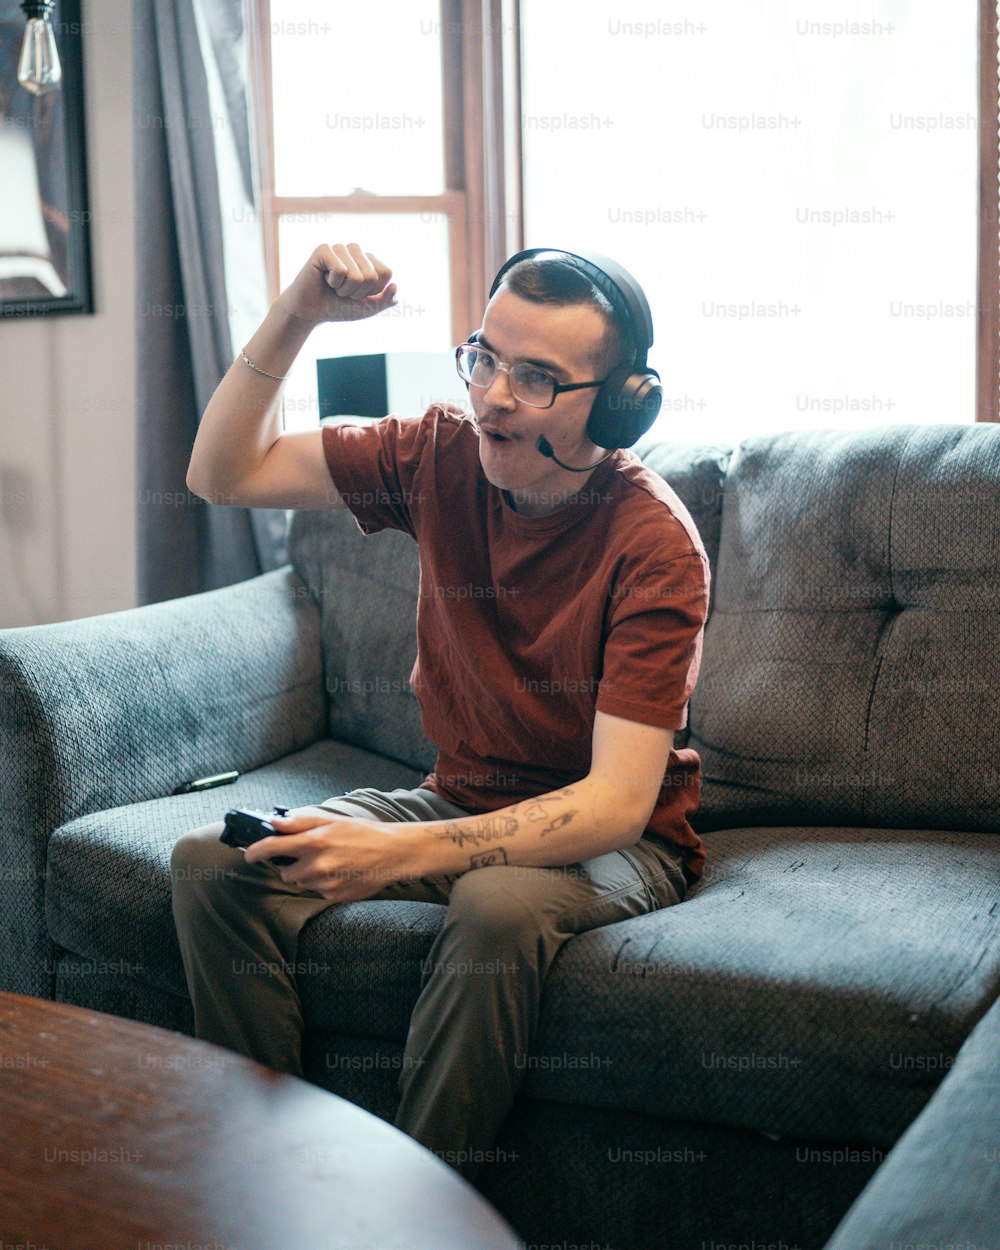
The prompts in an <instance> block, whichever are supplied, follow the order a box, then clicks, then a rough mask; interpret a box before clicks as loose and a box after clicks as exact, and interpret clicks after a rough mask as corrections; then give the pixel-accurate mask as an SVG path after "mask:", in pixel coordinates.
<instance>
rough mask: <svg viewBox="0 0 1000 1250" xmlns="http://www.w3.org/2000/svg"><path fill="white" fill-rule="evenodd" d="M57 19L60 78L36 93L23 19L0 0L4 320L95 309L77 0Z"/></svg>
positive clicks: (0, 290)
mask: <svg viewBox="0 0 1000 1250" xmlns="http://www.w3.org/2000/svg"><path fill="white" fill-rule="evenodd" d="M51 21H52V27H53V31H54V33H55V39H56V47H57V49H58V53H59V61H60V65H61V68H62V81H61V83H60V85H59V88H58V89H57V90H54V91H50V92H48V93H47V94H45V95H42V96H35V95H32V94H31V93H30V92H28V91H27V90H26V89H25V88H24V87H22V86H21V84H20V83H19V82H18V81H17V63H18V58H19V56H20V50H21V43H22V41H23V38H24V31H25V26H26V24H27V18H26V17H25V14H24V12H23V10H22V9H21V7H20V4H19V0H0V170H3V179H2V182H3V190H2V191H0V322H2V321H4V320H7V319H11V318H20V317H39V316H45V317H51V316H55V315H58V314H64V313H90V312H93V293H92V280H91V269H90V210H89V202H88V195H87V161H86V132H85V125H84V99H83V95H84V93H83V35H84V23H83V22H82V20H81V16H80V0H56V4H55V7H54V9H53V11H52V14H51Z"/></svg>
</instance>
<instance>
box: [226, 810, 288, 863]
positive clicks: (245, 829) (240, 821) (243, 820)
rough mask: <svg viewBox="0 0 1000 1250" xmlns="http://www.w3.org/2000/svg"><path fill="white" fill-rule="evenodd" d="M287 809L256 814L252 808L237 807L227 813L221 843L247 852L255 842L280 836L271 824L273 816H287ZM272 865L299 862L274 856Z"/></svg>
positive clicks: (271, 860)
mask: <svg viewBox="0 0 1000 1250" xmlns="http://www.w3.org/2000/svg"><path fill="white" fill-rule="evenodd" d="M287 815H288V808H287V807H278V806H275V807H274V808H273V809H272V810H271V811H270V812H255V811H253V810H252V809H251V808H246V807H235V808H232V809H231V810H230V811H228V812H226V817H225V825H226V827H225V829H223V831H222V833H221V834H219V841H220V842H225V844H226V845H227V846H233V847H238V848H240V849H242V850H245V849H246V848H247V847H248V846H252V845H253V844H254V842H259V841H260V840H261V838H270V837H272V836H275V835H277V836H280V835H281V830H280V829H275V827H274V825H272V824H271V821H270V818H271V816H287ZM269 860H270V863H272V864H279V865H285V864H295V863H298V860H296V859H295V858H294V856H291V855H272V856H270V857H269Z"/></svg>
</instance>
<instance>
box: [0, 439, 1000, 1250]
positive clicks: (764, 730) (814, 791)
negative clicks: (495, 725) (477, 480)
mask: <svg viewBox="0 0 1000 1250" xmlns="http://www.w3.org/2000/svg"><path fill="white" fill-rule="evenodd" d="M637 451H638V452H639V453H640V454H641V455H642V457H643V459H644V461H645V463H646V464H647V465H649V466H650V467H651V468H653V469H654V470H655V471H657V472H659V473H660V474H662V476H663V477H664V478H665V479H666V480H667V481H668V482H669V483H670V484H671V485H672V486H673V488H674V489H675V490H676V491H677V493H678V495H679V496H680V498H681V499H682V500H683V502H684V503H685V504H686V506H687V507H688V509H689V511H690V512H691V514H692V516H693V518H694V520H695V523H696V524H697V525H698V528H699V530H700V532H701V534H702V537H703V540H704V542H705V545H706V548H707V550H708V553H709V557H710V559H711V562H712V568H713V588H712V607H711V612H710V616H709V621H708V625H707V628H706V636H705V645H704V655H703V664H702V670H701V676H700V679H699V682H698V686H697V688H696V690H695V693H694V696H693V698H692V700H691V706H690V717H689V728H688V731H687V732H686V735H685V736H681V737H680V739H679V741H680V742H681V743H684V742H685V740H686V744H687V745H689V746H692V747H694V748H695V749H696V750H698V752H699V753H700V755H701V759H702V766H703V786H702V802H701V807H700V809H699V812H698V814H697V817H696V819H695V822H694V823H695V827H696V828H697V829H698V831H699V832H700V833H701V834H702V835H703V837H704V840H705V844H706V849H707V853H708V864H707V868H706V873H705V877H704V879H703V881H702V882H701V883H700V884H699V885H698V886H696V887H695V888H694V889H693V890H692V892H691V893H690V894H689V896H688V898H687V899H686V900H685V901H684V902H683V903H682V904H681V905H680V906H678V907H674V908H671V909H668V910H667V911H664V912H659V913H655V914H652V915H648V916H643V917H639V918H636V919H633V920H629V921H626V922H623V923H620V924H615V925H611V926H609V927H607V928H605V929H601V930H598V931H595V932H591V933H587V934H583V935H580V936H578V937H576V938H574V939H573V940H572V941H571V942H569V943H568V944H567V945H566V947H565V948H564V950H563V951H562V953H561V954H560V956H559V958H558V959H557V961H556V964H555V965H554V967H553V970H552V972H551V974H550V977H549V979H548V982H547V984H546V989H545V998H544V1005H543V1013H542V1019H541V1023H540V1028H539V1033H538V1037H537V1039H536V1043H535V1047H534V1051H533V1054H532V1056H531V1057H530V1061H529V1062H528V1064H527V1065H526V1066H527V1068H528V1070H527V1072H526V1080H525V1086H524V1091H523V1094H522V1096H521V1097H520V1099H519V1101H518V1103H517V1106H516V1107H515V1110H514V1112H513V1113H512V1115H511V1116H510V1117H509V1120H508V1122H507V1124H506V1126H505V1128H504V1131H503V1134H502V1137H501V1139H500V1141H499V1142H498V1160H497V1161H496V1162H494V1163H491V1164H489V1165H488V1166H487V1168H486V1169H485V1171H484V1172H483V1174H482V1176H481V1178H480V1180H479V1182H478V1184H479V1187H480V1188H481V1189H482V1191H483V1192H484V1193H485V1194H486V1195H487V1196H488V1197H489V1198H490V1199H491V1200H492V1201H493V1202H494V1203H495V1204H496V1205H497V1206H498V1208H499V1209H500V1210H501V1211H502V1212H503V1214H504V1215H506V1216H507V1218H508V1219H509V1220H510V1221H511V1223H512V1224H513V1225H514V1227H515V1228H517V1229H518V1231H519V1232H520V1233H521V1235H522V1236H523V1237H524V1238H525V1239H526V1242H527V1243H528V1245H529V1246H540V1245H553V1246H555V1245H559V1246H563V1247H565V1246H571V1245H578V1246H588V1247H601V1248H602V1250H611V1248H613V1250H626V1248H631V1250H657V1248H661V1247H662V1248H663V1250H692V1248H694V1250H710V1248H711V1246H712V1243H715V1244H716V1245H719V1246H725V1245H729V1244H733V1243H736V1244H740V1245H748V1246H757V1245H759V1246H768V1245H772V1246H773V1247H775V1250H777V1248H778V1247H784V1248H785V1250H793V1248H796V1247H797V1248H798V1250H819V1248H820V1247H822V1246H823V1245H824V1244H825V1243H827V1242H828V1239H829V1238H830V1237H831V1236H833V1237H834V1240H833V1241H832V1242H831V1243H830V1247H831V1250H833V1248H834V1247H836V1250H865V1248H866V1247H869V1246H870V1247H872V1248H873V1250H874V1248H875V1247H886V1248H888V1247H889V1246H891V1245H892V1244H893V1241H895V1242H897V1243H900V1240H901V1238H902V1241H903V1242H905V1241H906V1240H907V1239H908V1240H910V1241H913V1242H920V1241H927V1242H930V1241H932V1240H933V1241H934V1244H935V1245H937V1244H938V1241H940V1239H941V1238H946V1240H945V1241H941V1245H942V1246H943V1245H945V1244H947V1241H948V1240H950V1241H954V1242H958V1241H959V1239H960V1238H964V1239H965V1240H967V1241H968V1243H969V1246H970V1247H971V1246H973V1245H974V1246H977V1247H981V1250H1000V1215H998V1214H997V1212H998V1211H1000V1163H998V1161H997V1139H996V1124H997V1102H996V1089H997V1085H998V1072H1000V1059H998V1053H1000V1047H998V1045H997V1042H998V1040H1000V1016H998V1014H997V1013H998V1010H1000V1008H998V1007H996V1006H994V1004H995V1003H996V1002H997V999H998V994H1000V906H998V901H1000V839H998V838H997V836H996V835H997V833H998V832H1000V812H998V800H1000V717H998V715H997V708H998V707H1000V647H998V645H997V644H998V641H1000V429H998V428H997V427H994V426H988V425H934V426H912V425H899V426H883V427H878V428H875V429H870V430H864V431H846V430H820V431H790V432H787V433H782V434H775V435H769V436H761V437H756V438H753V439H749V440H746V441H744V442H743V443H741V444H740V445H739V446H738V447H737V448H735V449H730V448H726V447H720V446H701V447H689V446H685V445H679V444H674V443H671V442H668V441H661V440H655V439H650V438H647V439H646V440H644V441H643V443H642V444H640V446H639V447H638V448H637ZM456 541H461V535H460V534H457V535H456ZM289 550H290V558H291V564H290V566H288V567H286V568H283V569H280V570H278V571H275V572H272V573H268V574H265V575H263V576H261V577H258V578H255V579H253V580H252V581H250V582H246V583H243V584H241V585H236V586H231V587H228V588H226V589H223V590H218V591H212V592H209V593H207V594H202V595H194V596H190V597H188V598H183V599H177V600H173V601H170V602H168V603H162V604H157V605H153V606H149V607H144V608H139V609H135V610H133V611H129V612H118V613H112V614H109V615H106V616H101V617H94V618H89V619H86V620H80V621H72V622H67V623H64V624H56V625H49V626H40V627H33V628H28V629H14V630H8V631H6V632H5V633H4V634H2V635H0V680H2V693H3V707H4V715H3V719H2V733H3V737H4V743H3V749H2V752H0V798H2V808H0V821H2V826H0V891H2V894H0V925H2V926H3V928H2V939H0V942H2V947H0V949H2V960H3V962H2V986H0V987H2V988H4V989H8V990H13V991H17V992H20V993H27V994H35V995H39V996H41V997H47V998H55V999H59V1000H61V1001H66V1002H72V1003H76V1004H80V1005H83V1006H87V1007H92V1008H96V1009H99V1010H102V1011H109V1012H113V1013H116V1014H119V1015H124V1016H128V1017H131V1018H134V1019H139V1020H144V1021H147V1022H150V1023H153V1024H158V1025H161V1026H164V1027H167V1028H173V1029H176V1030H178V1031H181V1032H188V1033H189V1032H191V1031H192V1015H191V1008H190V1003H189V1000H188V997H187V992H186V987H185V982H184V976H183V970H182V967H181V962H180V954H179V950H178V947H177V942H176V937H175V934H174V930H173V922H172V918H171V910H170V872H169V862H170V851H171V847H172V845H173V843H174V842H175V841H176V839H177V838H178V837H179V836H180V835H181V834H182V833H183V832H184V831H185V830H187V829H190V828H193V827H195V826H198V825H202V824H205V823H208V822H209V821H213V820H218V819H219V818H220V817H221V815H222V813H223V812H224V811H225V810H226V808H228V807H230V806H235V805H244V806H256V807H268V808H269V807H270V805H271V804H272V803H274V802H279V803H286V804H289V805H299V804H307V803H315V802H320V801H322V800H323V799H324V798H325V797H326V796H328V795H332V794H335V793H339V792H342V791H346V790H349V789H351V788H353V787H356V786H360V785H372V786H377V787H386V788H391V787H393V786H397V785H405V786H410V785H414V784H417V783H418V782H419V780H420V779H421V777H422V776H423V774H424V772H426V771H427V770H429V769H430V767H431V766H432V764H433V758H434V751H433V748H432V746H431V745H430V744H429V743H428V742H427V741H426V740H425V739H424V737H423V735H422V733H421V728H420V717H419V709H418V707H417V704H416V700H415V699H414V696H413V694H412V692H411V691H410V689H409V685H408V681H407V678H408V676H409V672H410V668H411V666H412V662H413V657H414V648H415V634H414V616H415V605H416V600H417V587H418V561H417V551H416V547H415V545H414V544H413V543H412V541H411V540H410V539H408V538H407V537H405V536H403V535H401V534H398V533H384V534H379V535H376V536H373V537H371V538H364V537H363V536H362V535H361V534H360V532H359V531H358V529H357V527H356V525H355V522H354V520H353V518H352V517H351V516H350V514H348V513H343V512H325V513H305V512H304V513H297V514H296V515H295V517H294V518H293V523H292V531H291V537H290V546H289ZM228 769H237V770H239V772H240V774H241V775H240V778H239V780H238V781H237V782H236V783H235V784H233V785H231V786H228V787H226V788H225V789H215V790H209V791H207V792H204V793H199V794H188V795H179V796H172V795H171V791H172V790H173V789H174V788H175V787H176V786H177V785H179V784H180V783H181V782H183V781H185V780H189V779H191V778H193V777H200V776H206V775H209V774H212V773H216V772H222V771H225V770H228ZM443 915H444V909H443V908H442V907H440V906H437V905H433V904H426V903H398V902H397V903H389V902H362V903H355V904H349V905H346V906H342V907H334V908H331V909H329V910H328V911H326V912H324V913H323V914H322V915H320V916H318V917H317V918H316V919H315V920H313V921H312V922H310V924H309V926H308V927H307V928H306V930H305V931H304V933H303V939H302V944H301V946H300V950H299V965H300V968H302V969H303V970H302V971H301V972H300V974H299V986H300V991H301V995H302V999H303V1004H304V1009H305V1018H306V1022H307V1032H306V1036H305V1039H304V1056H305V1064H306V1071H307V1074H308V1076H309V1078H310V1079H311V1080H314V1081H315V1082H316V1083H318V1084H320V1085H323V1086H325V1087H326V1088H329V1089H331V1090H333V1091H335V1092H337V1093H339V1094H342V1095H344V1096H346V1097H348V1098H351V1099H353V1100H354V1101H356V1102H358V1103H360V1104H361V1105H362V1106H365V1107H367V1108H368V1109H369V1110H371V1111H373V1112H375V1113H376V1114H379V1115H382V1116H385V1117H387V1118H391V1116H392V1113H393V1109H394V1105H395V1099H396V1088H395V1083H396V1078H397V1076H398V1072H399V1065H400V1061H401V1056H402V1047H403V1041H404V1039H405V1035H406V1029H407V1023H408V1019H409V1014H410V1011H411V1009H412V1006H413V1003H414V1002H415V1000H416V997H417V994H418V991H419V987H420V977H421V971H420V965H421V961H422V960H423V958H424V957H425V956H426V954H427V951H428V949H429V947H430V944H431V942H432V940H433V937H434V935H435V933H436V932H437V930H438V928H439V926H440V924H441V922H442V918H443ZM991 1008H992V1010H991ZM977 1026H978V1027H977ZM991 1091H992V1093H991ZM991 1148H992V1151H993V1154H992V1159H991V1157H990V1154H989V1151H990V1149H991ZM890 1151H891V1154H890ZM949 1151H951V1152H952V1153H953V1154H954V1157H955V1158H956V1159H959V1160H961V1159H963V1158H964V1159H965V1161H966V1163H967V1164H968V1166H963V1167H957V1166H956V1167H953V1168H950V1169H938V1168H936V1167H935V1162H934V1161H935V1160H936V1159H939V1158H941V1157H944V1156H948V1154H949ZM887 1156H888V1157H887ZM873 1178H874V1179H873ZM866 1187H867V1188H866ZM862 1191H864V1192H862ZM859 1195H860V1197H859ZM856 1199H857V1202H856V1203H855V1200H856ZM852 1204H855V1205H854V1206H853V1207H852ZM849 1208H850V1210H849ZM845 1217H846V1218H845ZM841 1220H844V1223H843V1225H842V1226H841V1228H840V1229H839V1230H838V1231H837V1232H836V1234H835V1235H834V1230H835V1229H836V1228H837V1225H838V1224H839V1223H840V1222H841ZM925 1233H933V1238H932V1237H931V1236H924V1235H923V1234H925Z"/></svg>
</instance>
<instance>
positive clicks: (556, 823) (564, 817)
mask: <svg viewBox="0 0 1000 1250" xmlns="http://www.w3.org/2000/svg"><path fill="white" fill-rule="evenodd" d="M577 814H578V813H577V811H576V809H575V808H572V807H571V808H570V809H569V811H568V812H560V813H559V815H558V816H557V817H556V818H555V820H551V821H549V823H548V824H547V825H546V826H545V828H544V829H540V830H539V837H544V836H545V834H547V833H553V832H555V830H556V829H562V827H563V826H564V825H568V824H569V822H570V821H571V820H572V819H573V817H574V816H576V815H577Z"/></svg>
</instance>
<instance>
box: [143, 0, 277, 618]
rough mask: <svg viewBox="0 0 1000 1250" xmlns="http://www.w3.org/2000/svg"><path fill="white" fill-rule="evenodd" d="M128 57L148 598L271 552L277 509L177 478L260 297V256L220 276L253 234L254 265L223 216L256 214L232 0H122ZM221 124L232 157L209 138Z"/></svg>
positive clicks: (197, 587) (223, 582)
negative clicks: (128, 0)
mask: <svg viewBox="0 0 1000 1250" xmlns="http://www.w3.org/2000/svg"><path fill="white" fill-rule="evenodd" d="M195 6H197V12H196V8H195ZM199 26H200V33H199ZM134 60H135V157H136V225H137V230H136V235H137V245H136V246H137V254H136V286H137V290H136V300H137V318H136V320H137V336H136V349H137V354H138V355H137V386H136V389H137V395H136V414H137V425H138V431H137V447H138V450H137V455H138V488H139V490H138V518H137V519H138V591H139V603H155V602H159V601H160V600H163V599H173V598H177V597H178V596H181V595H189V594H194V593H196V592H198V591H202V590H212V589H216V588H218V587H220V586H227V585H230V584H232V583H233V582H238V581H243V580H244V579H246V578H248V577H254V576H255V575H256V574H258V573H262V572H267V571H268V570H270V569H273V568H277V567H279V566H280V565H282V564H284V563H285V562H286V560H287V554H286V548H285V530H286V520H287V514H286V513H284V512H279V511H274V510H261V509H243V508H231V507H225V506H217V505H214V504H208V503H206V502H204V501H203V500H201V499H199V498H198V497H197V496H196V495H193V494H191V492H190V491H189V490H188V489H187V486H186V483H185V480H184V478H185V474H186V472H187V466H188V461H189V459H190V454H191V447H192V444H193V443H194V438H195V434H196V432H197V428H198V421H199V419H200V416H201V414H202V412H203V411H204V410H205V406H206V404H207V403H208V400H209V398H210V397H211V395H212V392H213V391H214V390H215V387H216V386H217V385H218V383H219V381H220V379H221V378H222V376H223V374H224V373H225V372H226V370H227V369H228V368H229V366H230V364H231V363H232V360H233V357H234V356H235V354H236V351H238V349H239V347H241V346H242V341H241V342H239V343H237V344H235V345H234V341H233V340H234V337H236V336H237V335H239V337H240V338H241V339H242V337H243V335H244V331H245V327H246V325H247V324H248V322H247V314H248V311H250V312H253V313H256V314H257V315H256V316H253V317H251V319H250V323H251V324H256V322H257V321H259V319H260V318H261V317H262V316H263V312H264V311H266V289H265V288H264V284H263V267H262V263H261V264H260V266H259V271H260V274H261V280H260V282H259V283H257V284H256V286H257V287H259V288H260V289H259V290H257V289H255V291H254V293H253V296H252V298H251V299H250V300H249V301H248V300H247V298H246V293H245V291H243V292H241V296H240V299H241V303H240V306H239V307H236V306H234V305H233V304H232V303H231V299H230V296H229V294H228V293H227V282H226V261H227V257H228V259H229V263H230V265H231V266H232V265H233V264H234V259H233V258H234V256H236V257H238V254H239V248H240V247H243V248H244V249H247V248H248V247H249V248H251V249H253V248H256V249H257V254H255V255H253V256H251V257H250V258H249V259H250V260H251V261H252V262H254V263H253V264H251V265H250V271H251V272H253V273H256V272H257V271H258V270H257V268H256V267H255V265H256V264H257V263H258V262H259V261H260V252H261V248H262V245H261V243H260V238H259V235H260V232H259V231H258V230H256V229H255V228H254V227H251V231H250V235H249V236H248V232H247V230H246V228H245V227H244V228H243V229H242V230H239V229H238V228H237V227H236V225H235V224H234V223H235V222H236V221H238V220H240V221H244V222H245V221H251V222H256V221H259V220H260V218H259V214H258V213H257V211H256V203H257V197H256V196H255V194H254V186H253V178H252V176H251V170H252V168H253V162H252V159H251V149H250V139H249V133H250V131H249V125H248V107H247V78H248V75H247V68H246V67H247V58H246V39H245V31H244V27H243V10H242V3H241V0H171V3H164V2H163V0H159V2H155V0H135V6H134ZM210 78H211V79H212V81H213V82H214V83H215V84H216V88H215V91H214V96H213V91H212V90H211V88H210V82H209V80H210ZM230 136H231V139H232V144H233V145H234V146H235V153H236V155H235V160H232V159H230V160H226V159H223V156H222V154H221V149H219V148H218V147H217V145H219V144H221V143H223V142H225V143H226V144H229V142H230V138H229V137H230ZM227 151H231V148H228V149H227ZM236 205H242V206H243V207H244V211H243V213H242V215H241V214H239V213H237V212H236V211H235V210H234V206H236ZM226 231H229V232H230V233H229V235H228V236H227V235H226V233H225V232H226ZM248 238H249V240H250V241H249V242H248ZM234 239H235V243H234ZM244 286H245V283H244ZM248 302H249V303H254V304H256V305H257V307H256V308H255V309H252V310H248V307H247V304H248ZM247 337H248V335H247Z"/></svg>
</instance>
